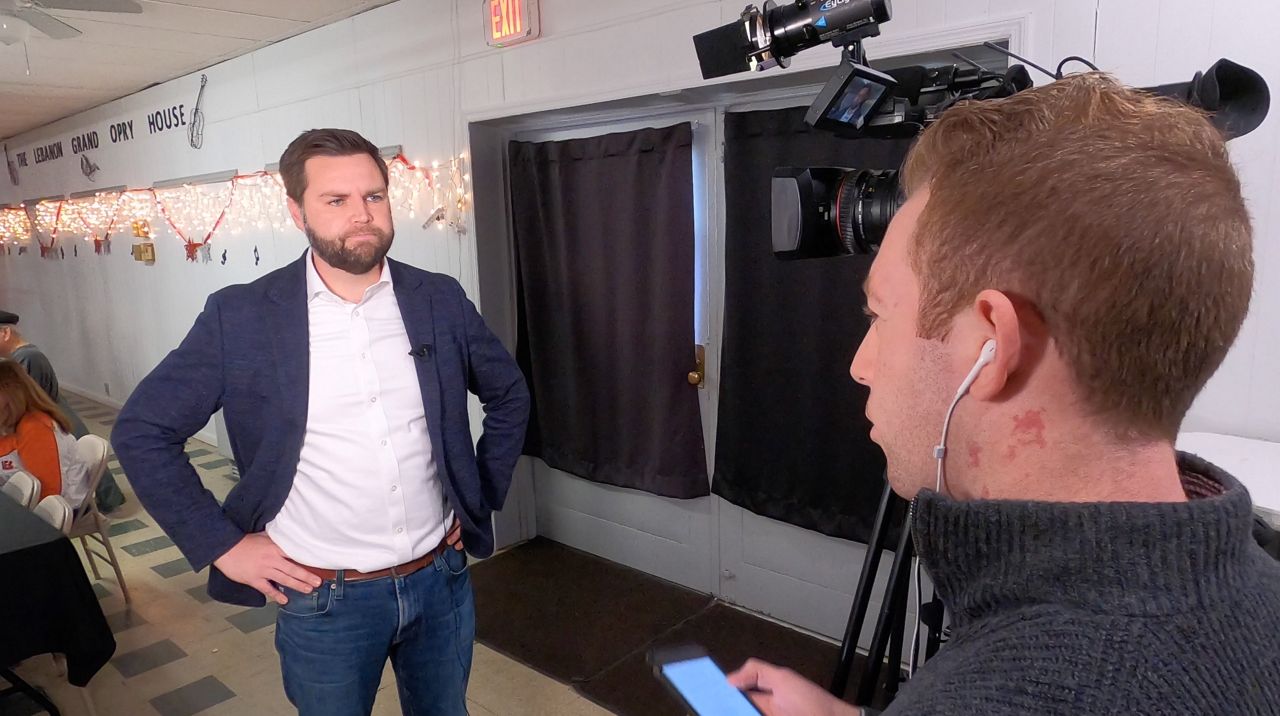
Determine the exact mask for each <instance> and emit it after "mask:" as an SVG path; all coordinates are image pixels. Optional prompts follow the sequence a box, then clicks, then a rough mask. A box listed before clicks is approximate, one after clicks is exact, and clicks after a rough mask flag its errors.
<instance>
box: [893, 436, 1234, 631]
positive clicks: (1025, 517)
mask: <svg viewBox="0 0 1280 716" xmlns="http://www.w3.org/2000/svg"><path fill="white" fill-rule="evenodd" d="M1178 467H1179V470H1180V471H1181V473H1182V478H1183V489H1184V490H1186V491H1187V497H1188V498H1189V499H1188V501H1187V502H1181V503H1136V502H1110V503H1050V502H1029V501H1013V500H974V501H957V500H953V499H950V498H948V497H945V496H943V495H940V494H938V493H936V492H933V491H931V490H925V491H922V492H921V493H920V495H919V497H918V498H917V500H916V504H915V506H914V507H915V509H914V517H913V521H912V530H913V536H914V537H915V543H916V548H917V550H918V553H919V555H920V559H921V561H922V563H923V564H924V566H925V568H926V569H927V570H928V572H929V576H930V577H931V578H932V579H933V583H934V585H935V588H936V589H937V590H938V593H939V595H940V596H941V597H942V600H943V601H944V602H945V603H946V605H947V607H948V608H949V609H950V610H951V613H952V620H953V623H954V624H955V625H956V626H962V625H963V624H965V623H967V622H969V621H971V620H974V619H978V618H981V617H984V616H989V615H991V614H993V613H996V612H1000V611H1004V610H1007V609H1011V608H1017V607H1026V606H1036V605H1046V604H1053V605H1060V606H1067V607H1075V608H1079V609H1082V610H1087V611H1091V612H1096V613H1112V614H1122V615H1143V614H1167V613H1172V612H1176V611H1182V610H1185V609H1188V608H1192V607H1195V606H1197V605H1203V604H1206V603H1211V602H1215V601H1219V595H1222V594H1226V593H1230V592H1232V591H1233V590H1235V589H1238V588H1240V587H1241V586H1242V585H1243V583H1244V580H1245V578H1246V575H1247V574H1248V569H1249V567H1248V561H1249V560H1250V559H1252V558H1254V557H1256V555H1254V554H1253V552H1256V551H1257V550H1253V549H1251V547H1252V537H1251V533H1250V529H1251V503H1250V499H1249V494H1248V492H1247V491H1246V490H1245V488H1244V487H1243V486H1242V485H1240V483H1238V482H1236V480H1235V479H1234V478H1232V477H1231V476H1230V475H1228V474H1227V473H1226V472H1225V471H1223V470H1221V469H1219V468H1217V467H1215V466H1214V465H1212V464H1210V463H1209V462H1207V461H1205V460H1202V459H1200V458H1198V457H1195V456H1193V455H1187V454H1183V453H1179V455H1178Z"/></svg>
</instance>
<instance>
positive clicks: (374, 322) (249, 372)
mask: <svg viewBox="0 0 1280 716" xmlns="http://www.w3.org/2000/svg"><path fill="white" fill-rule="evenodd" d="M280 174H281V177H282V180H283V182H284V185H285V190H286V193H287V194H288V197H289V200H288V204H289V210H290V213H291V214H292V216H293V219H294V222H295V223H296V224H297V226H298V228H299V229H301V230H302V231H303V232H304V233H306V235H307V238H308V240H309V242H310V249H309V250H308V251H307V253H306V254H304V255H303V257H302V258H301V259H299V260H297V261H295V262H293V263H292V264H290V265H288V266H285V267H284V268H282V269H279V270H277V271H274V272H272V273H270V274H267V275H266V276H264V277H262V278H261V279H259V280H257V281H254V282H253V283H250V284H245V285H237V286H229V287H227V288H225V289H222V290H220V291H218V292H216V293H214V294H213V295H212V296H210V297H209V300H208V302H207V303H206V305H205V309H204V311H203V312H202V313H201V314H200V316H199V317H197V318H196V322H195V325H194V326H193V327H192V329H191V332H190V333H188V334H187V337H186V339H184V340H183V342H182V344H181V345H179V346H178V348H177V349H176V350H174V351H173V352H171V353H170V354H169V355H168V356H167V357H166V358H165V359H164V360H163V361H162V362H161V363H160V365H159V366H157V367H156V369H155V370H154V371H152V372H151V374H150V375H148V376H147V377H146V378H145V379H144V380H143V381H142V383H141V384H139V386H138V388H137V390H135V391H134V393H133V395H132V396H131V397H130V398H129V401H128V402H127V403H126V404H125V407H124V409H123V410H122V411H121V413H120V417H119V419H118V420H117V422H116V426H115V430H114V432H113V434H112V443H113V445H114V446H115V449H116V453H117V455H118V456H119V458H120V464H121V466H122V467H123V468H124V469H125V471H126V473H127V474H128V475H129V480H130V482H131V483H132V484H133V486H134V489H135V491H136V492H137V494H138V497H139V498H140V499H141V501H142V503H143V504H144V505H145V506H146V507H147V509H148V510H149V511H150V513H151V514H152V516H154V517H155V519H156V521H157V522H158V523H159V524H160V526H161V527H162V528H164V530H165V531H166V532H167V533H168V534H169V535H170V537H172V539H173V541H174V543H175V544H177V545H178V547H179V548H180V549H181V550H182V552H183V554H184V555H185V556H186V557H187V560H188V561H189V562H190V563H191V565H192V567H194V568H195V569H197V570H200V569H203V568H204V567H206V566H208V565H212V567H213V568H212V569H211V570H210V574H209V594H210V595H212V596H213V597H214V598H215V599H218V600H221V601H225V602H230V603H233V604H242V605H248V606H261V605H262V604H264V602H265V599H266V598H269V599H272V600H274V601H275V602H277V603H278V604H279V605H280V609H279V616H278V617H277V624H276V648H277V651H278V652H279V654H280V663H281V669H282V672H283V675H284V686H285V692H286V694H287V695H288V697H289V700H290V701H291V702H292V703H293V704H294V705H295V706H296V707H297V708H298V711H299V712H300V713H301V714H303V716H323V715H328V714H334V715H337V714H341V715H343V716H346V715H349V714H360V713H363V714H368V713H370V712H371V710H372V708H373V701H374V696H375V693H376V692H377V688H378V684H379V681H380V679H381V675H382V670H383V666H384V665H385V663H386V660H387V658H388V657H389V658H390V659H391V662H392V666H393V668H394V669H395V672H396V678H397V683H398V686H399V692H400V700H401V703H402V708H403V710H404V713H406V714H410V713H412V714H415V716H420V715H421V714H440V715H449V716H453V715H460V714H465V713H466V686H467V679H468V677H469V674H470V668H471V643H472V639H473V637H474V632H475V611H474V607H473V603H472V596H471V583H470V580H469V577H468V575H467V572H466V555H465V554H464V553H463V551H462V550H463V544H464V543H465V545H466V547H467V549H468V550H469V551H470V552H471V553H472V554H475V555H477V556H481V557H485V556H488V555H489V554H491V553H492V552H493V535H492V522H491V515H492V513H493V511H494V510H497V509H500V508H501V507H502V503H503V500H504V499H505V497H506V494H507V488H508V486H509V485H510V482H511V473H512V470H513V469H514V466H515V462H516V459H517V458H518V457H519V455H520V451H521V446H522V444H523V440H524V432H525V426H526V424H527V422H528V415H529V393H528V390H527V388H526V387H525V382H524V379H523V377H522V375H521V373H520V370H519V369H518V368H517V366H516V363H515V361H514V360H513V359H512V358H511V355H510V354H509V353H508V352H507V351H506V350H505V349H504V348H503V346H502V344H501V343H499V341H498V339H497V338H496V337H495V336H494V335H493V333H492V332H490V331H489V329H488V328H487V327H486V326H485V324H484V321H483V320H482V319H481V318H480V315H479V314H478V313H477V312H476V309H475V306H474V305H472V303H471V302H470V301H469V300H467V297H466V295H465V294H464V293H463V291H462V288H461V287H460V286H459V285H458V283H457V282H456V281H455V280H453V279H452V278H449V277H447V276H442V275H439V274H433V273H428V272H426V271H421V270H418V269H415V268H412V267H410V266H407V265H405V264H402V263H399V262H396V261H393V260H391V259H388V258H386V254H387V251H388V250H389V249H390V247H391V242H392V239H393V237H394V228H393V226H392V219H391V206H390V201H389V198H388V194H387V184H388V177H387V166H386V164H385V162H383V160H382V158H381V156H379V153H378V150H377V148H376V147H375V146H374V145H373V144H371V143H370V142H369V141H367V140H366V139H365V138H364V137H361V136H360V135H359V134H357V133H355V132H352V131H349V130H341V129H318V130H311V131H308V132H304V133H303V134H302V135H300V136H299V137H298V138H297V139H295V140H294V141H293V142H292V143H291V144H290V145H289V147H288V149H286V150H285V152H284V155H283V156H282V157H281V160H280ZM468 392H472V393H475V394H476V395H477V396H479V398H480V401H481V402H482V403H483V404H484V410H485V414H486V415H485V418H484V434H483V435H482V436H481V438H480V440H479V442H478V443H473V441H472V437H471V430H470V427H469V425H470V424H469V420H468V412H467V402H468V395H467V394H468ZM219 408H221V409H222V411H223V415H224V417H225V419H226V425H227V433H228V436H229V439H230V443H231V449H232V452H233V453H234V455H235V459H236V463H237V464H238V465H239V468H240V476H241V477H240V483H239V484H238V485H237V486H236V487H235V488H234V489H233V490H232V491H231V493H230V494H229V495H228V496H227V499H226V502H225V503H223V504H222V505H219V504H218V502H217V501H216V500H215V499H214V498H213V496H212V495H211V494H209V492H208V491H207V490H205V489H204V488H203V486H202V485H201V483H200V479H199V477H198V476H197V474H196V472H195V470H194V469H193V468H192V467H191V464H190V462H189V461H188V459H187V457H186V454H185V452H184V446H185V444H186V441H187V439H188V438H190V437H191V436H192V435H193V434H195V432H196V431H198V430H200V429H201V428H202V427H204V426H205V425H206V424H207V423H208V421H209V418H210V416H212V415H213V414H214V412H216V411H217V410H218V409H219ZM473 446H474V447H473Z"/></svg>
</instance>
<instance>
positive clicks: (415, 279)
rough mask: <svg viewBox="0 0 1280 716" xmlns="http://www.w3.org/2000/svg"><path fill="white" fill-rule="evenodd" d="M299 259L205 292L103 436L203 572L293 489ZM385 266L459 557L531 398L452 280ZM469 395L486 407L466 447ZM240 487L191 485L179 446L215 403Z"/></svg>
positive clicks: (225, 588) (477, 542)
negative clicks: (222, 497) (222, 491)
mask: <svg viewBox="0 0 1280 716" xmlns="http://www.w3.org/2000/svg"><path fill="white" fill-rule="evenodd" d="M307 260H308V259H307V255H306V254H304V255H303V257H302V258H301V259H299V260H298V261H295V262H293V263H291V264H289V265H288V266H285V267H284V268H281V269H279V270H276V271H273V272H271V273H269V274H267V275H266V276H263V277H262V278H260V279H258V280H257V281H254V282H253V283H249V284H241V285H236V286H228V287H226V288H224V289H222V290H220V291H218V292H216V293H214V294H213V295H211V296H210V297H209V299H208V301H207V302H206V304H205V307H204V311H203V312H202V313H201V314H200V315H199V317H197V318H196V322H195V325H194V326H192V328H191V331H190V333H188V334H187V337H186V338H185V339H184V340H183V341H182V344H181V345H179V346H178V347H177V348H176V349H175V350H174V351H172V352H171V353H169V355H168V356H166V357H165V359H164V360H163V361H161V362H160V365H158V366H156V369H155V370H153V371H151V374H150V375H148V376H147V377H146V378H144V379H143V380H142V382H141V383H140V384H139V385H138V388H137V389H136V390H135V391H134V392H133V395H131V396H130V397H129V400H128V402H126V403H125V406H124V408H123V409H122V410H121V411H120V417H119V418H118V419H117V420H116V424H115V428H114V430H113V431H112V433H111V444H112V445H113V446H114V447H115V451H116V455H117V456H118V457H119V459H120V465H121V467H123V468H124V471H125V473H126V474H127V475H128V476H129V482H130V484H132V485H133V488H134V490H135V492H137V495H138V498H139V499H140V500H141V501H142V504H143V505H145V506H146V508H147V510H148V511H149V512H150V513H151V515H152V517H154V518H155V520H156V522H158V523H159V525H160V527H161V528H163V529H164V531H165V532H166V533H168V534H169V536H170V538H172V539H173V541H174V543H175V544H176V545H177V546H178V548H179V549H180V550H182V553H183V555H185V556H186V558H187V561H188V562H190V563H191V566H192V567H193V568H194V569H196V570H200V569H203V568H204V567H205V566H207V565H210V564H211V563H212V562H213V560H215V559H217V558H218V557H220V556H222V555H223V554H224V553H225V552H226V551H227V550H229V549H231V548H232V547H233V546H235V544H236V543H237V542H239V541H240V539H241V538H242V537H243V536H244V535H245V534H246V533H250V532H260V531H262V530H263V529H264V528H265V526H266V524H267V522H269V521H271V519H272V518H274V517H275V516H276V513H278V512H279V511H280V508H281V507H282V506H283V505H284V501H285V498H287V497H288V496H289V491H290V489H291V488H292V486H293V477H294V474H295V473H296V471H297V467H298V455H299V453H300V452H301V450H302V441H303V437H304V434H305V431H306V421H307V391H308V387H309V382H308V380H309V375H310V336H309V328H308V321H307V279H306V264H305V263H304V262H305V261H307ZM387 261H388V263H389V264H390V271H391V278H392V283H393V285H394V288H395V295H396V301H397V302H398V303H399V305H400V313H401V315H402V316H403V317H404V327H405V331H406V332H407V333H408V335H409V343H410V345H412V346H414V347H415V348H419V347H423V346H425V350H424V351H422V352H423V355H421V356H419V359H418V360H416V361H415V365H416V366H417V371H418V385H419V386H420V388H421V390H422V404H423V406H424V407H425V410H426V416H427V427H428V431H429V433H430V436H431V444H432V455H433V457H434V459H435V461H436V468H437V471H438V474H439V475H440V479H441V482H442V483H443V486H444V493H445V497H446V498H447V499H448V501H449V506H451V507H452V508H453V510H454V512H455V513H456V514H457V516H458V519H459V520H460V521H461V522H462V529H463V540H464V542H465V543H466V546H467V550H468V551H469V552H471V553H472V554H474V555H476V556H479V557H487V556H489V555H490V554H492V553H493V530H492V520H491V514H492V513H493V511H494V510H498V509H501V507H502V503H503V501H504V500H505V499H506V495H507V488H508V487H509V486H510V484H511V473H512V470H513V469H514V468H515V463H516V459H517V458H519V456H520V452H521V448H522V447H523V444H524V433H525V427H526V426H527V424H528V418H529V391H528V388H526V386H525V382H524V377H523V375H521V372H520V369H519V368H518V367H517V366H516V362H515V360H513V359H512V357H511V355H510V354H509V353H508V352H507V350H506V349H505V348H504V347H503V346H502V344H501V343H500V342H499V341H498V339H497V337H496V336H494V335H493V333H492V332H491V331H490V330H489V328H488V327H487V326H486V325H485V324H484V320H483V319H481V318H480V314H479V313H478V312H477V311H476V308H475V305H473V304H472V303H471V301H469V300H468V299H467V297H466V294H465V293H463V290H462V287H461V286H459V285H458V282H457V281H455V280H454V279H452V278H450V277H448V276H444V275H441V274H435V273H430V272H427V271H423V270H421V269H416V268H413V267H411V266H408V265H406V264H402V263H400V262H398V261H392V260H390V259H387ZM468 391H470V392H472V393H475V394H476V395H477V396H479V398H480V401H481V402H482V403H483V404H484V410H485V418H484V434H483V435H482V436H481V438H480V441H479V443H478V444H474V447H473V442H472V439H471V427H470V421H469V419H468V415H467V393H468ZM219 408H221V409H222V411H223V415H224V417H225V418H226V425H227V433H228V436H229V438H230V442H231V450H232V452H233V453H234V455H235V460H236V464H237V465H238V466H239V468H240V482H239V484H237V485H236V486H235V487H234V488H233V489H232V490H231V493H230V494H229V495H227V499H226V501H225V502H224V503H223V504H222V505H219V504H218V502H217V500H215V499H214V497H213V495H212V494H210V493H209V491H208V490H206V489H204V487H203V485H201V483H200V479H199V477H198V476H197V475H196V471H195V469H194V468H192V466H191V462H190V460H189V459H188V458H187V455H186V453H185V452H184V448H185V445H186V442H187V439H188V438H190V437H191V436H192V435H194V434H195V433H196V432H197V431H199V430H200V429H201V428H203V427H204V426H205V425H206V424H208V421H209V418H210V417H211V416H212V415H213V414H214V413H215V412H216V411H217V410H218V409H219ZM209 594H210V596H212V597H213V598H214V599H217V600H219V601H224V602H230V603H233V604H242V605H245V606H261V605H262V604H264V603H265V598H264V597H263V596H262V594H261V593H260V592H258V591H257V590H255V589H253V588H252V587H248V586H245V585H242V584H239V583H237V582H233V581H231V580H230V579H228V578H227V577H226V576H225V575H223V574H222V573H221V572H220V571H218V569H217V568H213V569H211V570H210V573H209Z"/></svg>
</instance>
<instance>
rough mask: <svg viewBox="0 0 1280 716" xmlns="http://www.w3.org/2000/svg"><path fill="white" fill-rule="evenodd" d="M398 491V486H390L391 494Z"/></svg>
mask: <svg viewBox="0 0 1280 716" xmlns="http://www.w3.org/2000/svg"><path fill="white" fill-rule="evenodd" d="M399 489H400V486H399V485H392V486H391V491H392V492H395V491H396V490H399Z"/></svg>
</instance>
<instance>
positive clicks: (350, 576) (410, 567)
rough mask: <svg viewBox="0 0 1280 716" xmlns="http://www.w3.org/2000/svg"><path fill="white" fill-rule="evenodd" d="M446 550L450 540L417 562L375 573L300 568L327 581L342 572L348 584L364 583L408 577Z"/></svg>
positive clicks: (302, 565)
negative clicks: (387, 578) (370, 580)
mask: <svg viewBox="0 0 1280 716" xmlns="http://www.w3.org/2000/svg"><path fill="white" fill-rule="evenodd" d="M446 549H452V547H450V546H449V543H448V540H442V541H441V542H440V544H439V546H437V547H436V548H435V549H433V550H431V551H430V552H428V553H426V554H424V555H422V556H421V557H419V558H417V559H415V560H412V561H410V562H405V563H404V564H398V565H396V566H394V567H389V568H387V569H379V570H376V571H373V572H361V571H360V570H358V569H343V570H333V569H321V568H319V567H308V566H307V565H305V564H299V565H298V566H299V567H302V568H303V569H305V570H307V571H308V572H311V573H312V574H314V575H316V576H317V577H319V578H321V579H325V580H333V579H337V578H338V572H339V571H340V572H342V579H343V580H344V581H347V582H363V581H365V580H368V579H381V578H383V577H407V576H409V575H410V574H413V573H414V572H416V571H418V570H419V569H422V568H423V567H425V566H427V565H429V564H431V563H432V562H434V561H436V557H439V556H440V555H441V554H444V551H445V550H446Z"/></svg>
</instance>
